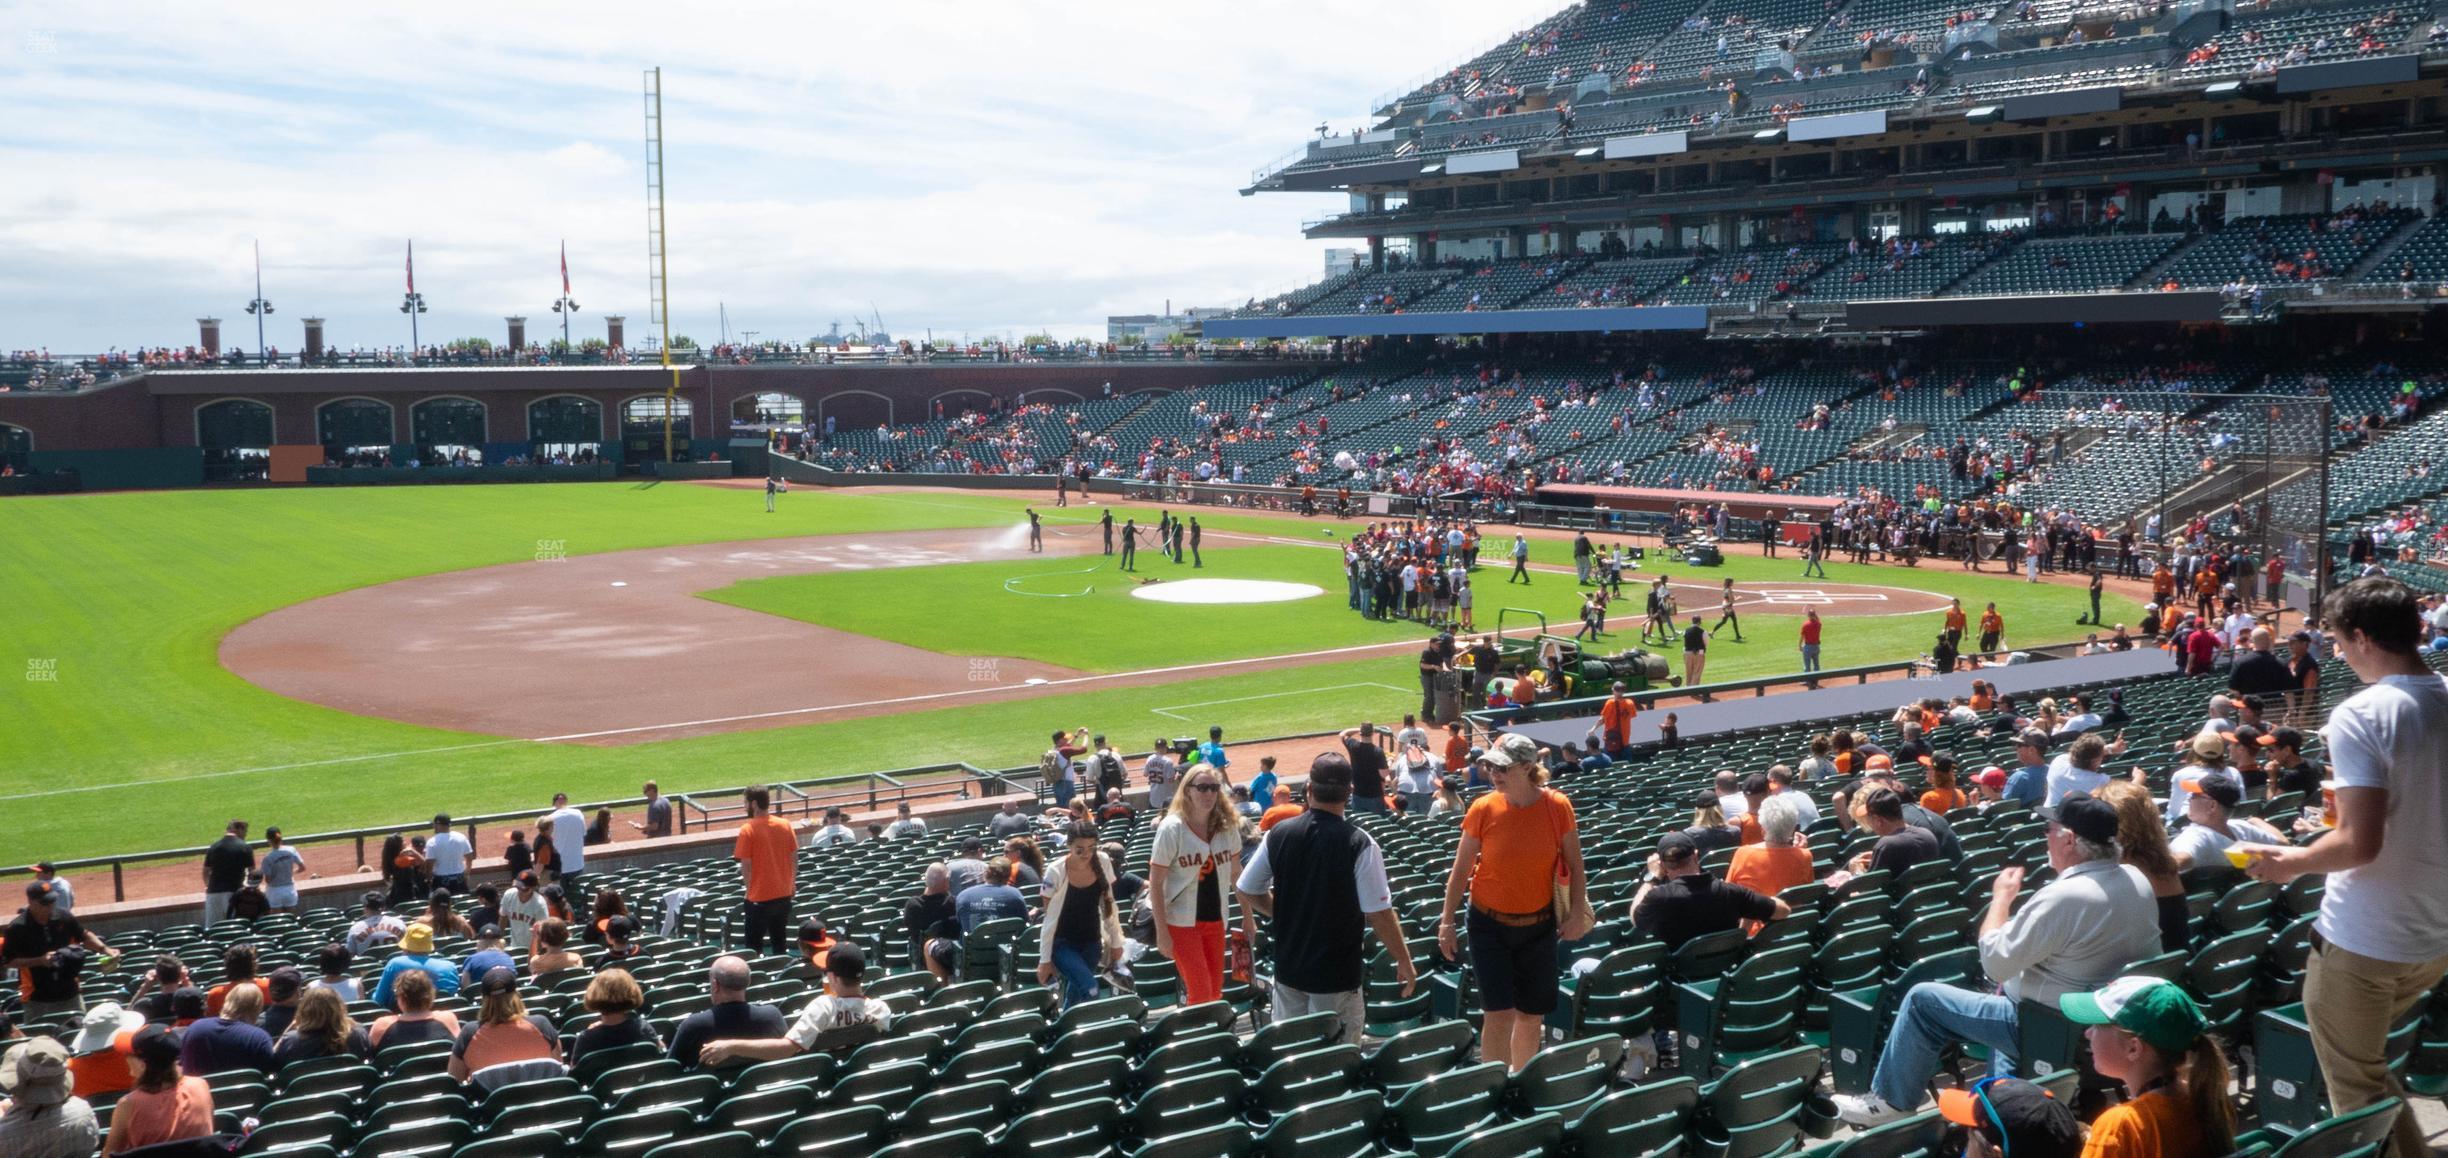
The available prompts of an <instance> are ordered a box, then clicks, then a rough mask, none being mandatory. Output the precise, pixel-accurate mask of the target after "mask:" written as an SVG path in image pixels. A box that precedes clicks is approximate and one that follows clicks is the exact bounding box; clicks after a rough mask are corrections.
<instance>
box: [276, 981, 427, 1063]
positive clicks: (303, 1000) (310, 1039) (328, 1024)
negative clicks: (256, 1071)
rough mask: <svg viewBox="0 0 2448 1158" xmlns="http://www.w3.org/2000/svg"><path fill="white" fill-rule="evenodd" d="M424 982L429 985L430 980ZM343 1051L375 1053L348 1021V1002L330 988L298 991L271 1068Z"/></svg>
mask: <svg viewBox="0 0 2448 1158" xmlns="http://www.w3.org/2000/svg"><path fill="white" fill-rule="evenodd" d="M427 984H428V985H430V984H431V982H430V980H429V981H428V982H427ZM343 1054H347V1055H353V1056H356V1057H372V1056H374V1046H373V1044H372V1043H371V1042H370V1041H369V1040H368V1039H367V1037H366V1032H365V1031H364V1030H362V1029H359V1028H358V1027H357V1023H356V1022H353V1021H350V1020H349V1015H348V1003H347V1002H345V1001H342V1000H340V995H339V994H337V993H334V992H332V991H331V990H329V989H309V990H307V991H306V992H304V993H302V994H299V995H298V1003H297V1016H296V1017H295V1018H294V1019H292V1020H291V1021H290V1022H289V1031H288V1032H286V1033H283V1034H282V1035H281V1038H280V1040H279V1041H277V1042H274V1043H273V1045H272V1068H273V1071H274V1072H276V1073H277V1072H279V1070H280V1069H281V1067H283V1066H286V1065H288V1064H289V1063H290V1062H297V1061H306V1060H308V1059H311V1058H319V1057H337V1056H340V1055H343Z"/></svg>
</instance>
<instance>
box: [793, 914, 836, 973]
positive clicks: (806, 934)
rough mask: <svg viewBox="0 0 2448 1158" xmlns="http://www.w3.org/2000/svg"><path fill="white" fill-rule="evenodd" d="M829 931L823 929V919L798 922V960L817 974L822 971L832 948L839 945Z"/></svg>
mask: <svg viewBox="0 0 2448 1158" xmlns="http://www.w3.org/2000/svg"><path fill="white" fill-rule="evenodd" d="M840 943H841V942H840V941H839V940H836V939H835V938H834V936H833V933H832V931H831V930H829V929H826V928H825V923H824V918H823V917H809V918H808V919H807V920H804V921H801V922H799V959H800V960H801V961H803V962H806V963H807V964H808V965H809V966H811V967H812V968H814V969H815V970H816V971H817V972H819V973H821V972H823V971H824V967H825V961H826V959H827V958H828V957H830V956H831V954H832V952H833V946H835V945H838V944H840Z"/></svg>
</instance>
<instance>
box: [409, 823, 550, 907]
mask: <svg viewBox="0 0 2448 1158" xmlns="http://www.w3.org/2000/svg"><path fill="white" fill-rule="evenodd" d="M557 843H558V842H556V844H557ZM475 852H476V848H475V846H474V845H471V844H469V843H468V838H466V837H464V836H461V835H459V834H458V833H456V832H453V831H451V818H450V814H449V813H447V812H438V813H435V814H434V821H433V835H432V836H429V837H426V838H425V858H426V859H427V860H429V861H431V862H433V876H434V887H435V888H437V889H449V890H450V891H451V892H452V893H454V894H459V893H465V892H467V891H468V883H467V870H468V857H470V856H472V855H474V854H475Z"/></svg>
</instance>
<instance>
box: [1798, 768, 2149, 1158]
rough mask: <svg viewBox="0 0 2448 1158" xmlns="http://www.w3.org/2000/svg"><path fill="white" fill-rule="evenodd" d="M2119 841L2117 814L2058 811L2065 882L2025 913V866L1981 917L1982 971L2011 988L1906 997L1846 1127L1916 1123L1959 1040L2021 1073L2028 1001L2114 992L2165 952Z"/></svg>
mask: <svg viewBox="0 0 2448 1158" xmlns="http://www.w3.org/2000/svg"><path fill="white" fill-rule="evenodd" d="M2116 834H2117V812H2116V809H2115V808H2113V807H2111V806H2110V805H2108V804H2107V803H2106V802H2104V801H2100V800H2097V799H2094V798H2092V797H2091V796H2089V795H2087V794H2078V795H2075V796H2072V797H2069V798H2067V800H2066V802H2065V803H2064V804H2062V805H2060V806H2058V808H2057V809H2056V811H2055V813H2054V814H2053V815H2052V816H2051V817H2050V819H2049V825H2048V854H2049V865H2050V867H2052V868H2054V869H2055V870H2056V872H2057V876H2056V879H2054V880H2051V881H2050V882H2049V883H2048V884H2046V885H2044V886H2042V887H2041V888H2040V891H2039V892H2037V893H2035V894H2033V896H2032V898H2031V900H2030V901H2029V902H2028V903H2026V904H2024V905H2023V907H2022V908H2021V909H2020V910H2017V909H2016V908H2015V897H2016V894H2018V893H2020V892H2021V891H2022V888H2023V869H2022V868H2021V866H2014V865H2010V866H2008V867H2007V868H2006V870H2005V871H2004V872H2002V873H2000V874H1999V875H1998V878H1997V881H1996V883H1995V884H1994V885H1993V886H1992V887H1991V889H1990V895H1989V911H1988V913H1987V914H1986V915H1985V916H1984V917H1983V918H1982V919H1981V925H1980V958H1981V970H1982V972H1984V973H1986V974H1987V975H1988V977H1989V978H1990V979H1991V980H1993V981H1996V982H1999V983H2000V984H2001V986H2002V988H2003V990H2004V991H2003V992H2002V993H1998V994H1987V993H1975V992H1973V991H1971V990H1966V989H1959V988H1956V987H1954V986H1951V985H1938V984H1925V985H1916V986H1913V987H1912V989H1911V990H1909V991H1907V992H1906V993H1905V995H1904V1001H1903V1004H1902V1006H1901V1007H1900V1008H1899V1009H1898V1011H1897V1014H1896V1021H1895V1026H1894V1028H1893V1029H1892V1030H1891V1031H1890V1032H1889V1033H1888V1035H1887V1044H1886V1048H1885V1049H1884V1050H1882V1051H1881V1052H1880V1054H1879V1062H1878V1068H1877V1070H1876V1072H1875V1073H1873V1074H1872V1076H1871V1079H1870V1082H1871V1092H1870V1093H1868V1094H1864V1095H1860V1096H1854V1095H1839V1096H1838V1097H1837V1099H1836V1104H1837V1112H1838V1115H1839V1116H1840V1117H1842V1118H1843V1120H1844V1121H1845V1122H1846V1123H1848V1124H1850V1125H1853V1126H1855V1127H1857V1128H1868V1127H1871V1126H1876V1125H1879V1124H1881V1123H1885V1122H1890V1121H1894V1120H1895V1119H1897V1118H1902V1117H1905V1116H1907V1115H1909V1114H1911V1113H1912V1112H1913V1111H1914V1110H1915V1109H1917V1108H1918V1107H1919V1106H1920V1104H1921V1102H1922V1100H1923V1098H1924V1097H1925V1095H1926V1094H1927V1085H1926V1084H1927V1082H1928V1080H1929V1075H1931V1074H1934V1073H1936V1072H1938V1055H1939V1053H1940V1052H1941V1051H1942V1050H1943V1048H1944V1047H1945V1045H1946V1044H1947V1042H1948V1041H1950V1040H1968V1041H1971V1042H1973V1043H1975V1044H1978V1045H1984V1046H1987V1047H1988V1048H1989V1050H1990V1055H1991V1062H1990V1072H1992V1073H2011V1072H2013V1071H2012V1067H2013V1064H2014V1063H2013V1058H2012V1051H2013V1050H2014V1047H2015V1026H2016V1022H2017V1014H2016V1009H2017V1003H2018V1002H2022V1001H2039V1002H2054V1001H2056V1000H2057V999H2058V998H2059V997H2060V996H2062V995H2064V994H2066V993H2071V992H2081V991H2083V990H2085V989H2088V988H2090V987H2093V986H2097V985H2103V984H2106V983H2107V982H2108V981H2110V980H2113V979H2114V978H2115V977H2116V976H2117V975H2118V974H2119V973H2121V972H2123V971H2124V969H2125V967H2126V966H2127V965H2130V964H2132V963H2134V962H2135V961H2139V960H2141V959H2142V958H2144V957H2149V956H2152V955H2154V954H2156V953H2158V951H2159V929H2158V922H2157V920H2156V916H2155V913H2154V909H2153V906H2152V904H2151V890H2150V882H2149V881H2147V880H2144V879H2143V877H2142V874H2141V873H2140V872H2139V871H2137V870H2135V869H2132V868H2129V867H2127V866H2125V865H2122V864H2119V863H2117V846H2116Z"/></svg>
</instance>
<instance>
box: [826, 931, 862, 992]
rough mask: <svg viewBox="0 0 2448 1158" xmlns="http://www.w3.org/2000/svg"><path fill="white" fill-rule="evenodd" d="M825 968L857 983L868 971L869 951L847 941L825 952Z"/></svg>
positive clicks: (835, 974)
mask: <svg viewBox="0 0 2448 1158" xmlns="http://www.w3.org/2000/svg"><path fill="white" fill-rule="evenodd" d="M824 969H825V972H827V973H830V974H832V975H834V976H835V977H839V978H841V979H842V980H844V981H847V982H850V983H852V984H854V985H855V984H857V983H858V979H859V978H861V977H863V976H865V975H866V973H867V951H866V950H864V949H861V948H859V947H858V946H856V945H852V944H849V943H847V942H844V943H842V944H839V945H835V946H833V949H832V951H831V952H828V953H826V954H825V963H824Z"/></svg>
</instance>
